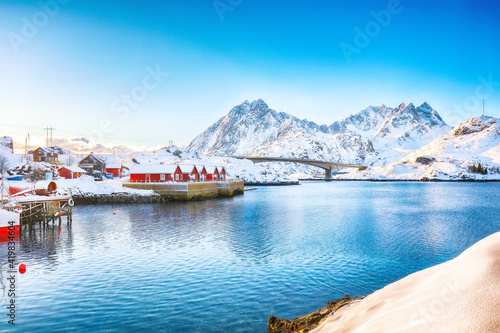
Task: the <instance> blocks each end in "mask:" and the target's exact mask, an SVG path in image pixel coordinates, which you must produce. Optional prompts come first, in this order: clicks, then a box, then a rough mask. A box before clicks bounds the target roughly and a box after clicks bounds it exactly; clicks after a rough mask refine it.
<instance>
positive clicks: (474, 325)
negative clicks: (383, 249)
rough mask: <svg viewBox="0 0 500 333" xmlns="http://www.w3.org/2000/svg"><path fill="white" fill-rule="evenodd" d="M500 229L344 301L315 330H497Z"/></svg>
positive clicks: (328, 332)
mask: <svg viewBox="0 0 500 333" xmlns="http://www.w3.org/2000/svg"><path fill="white" fill-rule="evenodd" d="M499 308H500V233H496V234H493V235H491V236H489V237H486V238H485V239H483V240H481V241H479V242H478V243H476V244H475V245H473V246H472V247H470V248H469V249H467V250H466V251H464V252H463V253H462V254H461V255H460V256H458V257H457V258H455V259H453V260H450V261H448V262H445V263H443V264H440V265H437V266H434V267H431V268H428V269H425V270H423V271H420V272H417V273H414V274H411V275H409V276H407V277H405V278H403V279H401V280H399V281H396V282H394V283H392V284H390V285H388V286H386V287H385V288H383V289H380V290H378V291H376V292H375V293H373V294H371V295H369V296H367V297H366V298H364V299H363V300H361V301H358V302H355V303H352V304H351V305H349V306H345V307H343V308H341V309H339V310H338V311H337V312H335V313H334V314H333V315H331V316H330V317H328V318H327V319H326V320H325V321H324V322H323V323H322V324H321V325H320V326H318V327H317V328H316V329H314V330H312V331H311V332H314V333H333V332H499V331H500V312H499V311H498V309H499Z"/></svg>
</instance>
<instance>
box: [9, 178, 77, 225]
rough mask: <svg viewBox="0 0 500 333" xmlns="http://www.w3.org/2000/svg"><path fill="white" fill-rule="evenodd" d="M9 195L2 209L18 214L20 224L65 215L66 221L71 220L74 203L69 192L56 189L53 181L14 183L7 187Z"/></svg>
mask: <svg viewBox="0 0 500 333" xmlns="http://www.w3.org/2000/svg"><path fill="white" fill-rule="evenodd" d="M9 192H10V195H9V197H8V201H7V203H6V204H4V205H3V207H2V208H3V209H5V210H7V211H11V212H15V213H18V214H19V221H20V224H21V225H23V224H26V223H34V222H40V223H42V222H43V223H48V222H50V221H52V222H53V223H55V222H56V221H58V222H59V223H61V220H62V217H63V216H66V218H67V223H68V224H70V223H71V222H72V216H73V215H72V208H73V205H74V202H73V198H72V197H71V194H69V193H66V192H61V191H58V189H57V184H56V183H55V182H53V181H39V182H37V183H36V184H29V185H27V184H22V183H20V184H15V185H11V186H10V187H9Z"/></svg>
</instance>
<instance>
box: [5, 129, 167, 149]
mask: <svg viewBox="0 0 500 333" xmlns="http://www.w3.org/2000/svg"><path fill="white" fill-rule="evenodd" d="M0 126H8V127H18V128H31V129H40V127H33V126H19V125H10V124H0ZM53 129H54V130H55V128H53ZM43 130H44V131H46V130H47V128H43ZM59 132H64V133H69V134H72V135H75V136H82V137H83V135H82V133H76V132H71V131H66V130H59ZM47 136H48V133H47ZM102 138H103V139H106V140H121V141H135V142H150V143H152V142H154V143H163V142H165V140H138V139H123V138H110V137H102ZM47 140H48V138H47ZM47 146H48V144H47Z"/></svg>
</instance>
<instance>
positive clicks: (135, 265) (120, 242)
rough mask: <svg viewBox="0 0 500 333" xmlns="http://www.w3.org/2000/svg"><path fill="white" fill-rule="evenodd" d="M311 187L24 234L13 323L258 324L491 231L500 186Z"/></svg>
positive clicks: (386, 278)
mask: <svg viewBox="0 0 500 333" xmlns="http://www.w3.org/2000/svg"><path fill="white" fill-rule="evenodd" d="M473 185H474V186H469V184H450V183H431V184H429V183H369V182H332V183H324V182H313V183H305V184H304V185H301V186H293V187H261V188H259V189H258V190H257V191H251V192H247V193H246V194H245V195H244V196H241V197H235V198H233V199H224V200H212V201H205V202H193V203H165V204H146V205H105V206H82V207H75V209H74V215H73V225H72V226H71V227H68V226H66V224H65V223H63V224H62V225H61V229H59V226H58V225H55V226H52V225H49V226H46V227H45V228H44V227H40V226H38V225H37V226H34V227H33V229H26V230H23V233H22V237H21V238H20V240H19V246H20V249H21V258H20V259H21V260H23V261H24V262H26V263H27V266H28V272H27V273H26V274H25V275H23V282H22V283H23V302H24V303H23V304H24V308H23V315H24V317H23V329H24V330H28V331H37V330H39V328H40V326H39V323H41V322H43V323H44V325H45V326H44V328H45V329H46V330H57V328H58V327H59V326H58V325H60V324H61V323H65V324H67V325H70V326H69V327H72V328H74V329H75V330H81V331H89V330H106V331H111V332H115V331H116V332H118V331H123V330H124V328H126V330H129V331H144V330H152V331H170V332H181V331H182V332H263V331H265V327H266V319H267V317H268V316H269V315H270V314H276V315H278V316H280V317H288V318H294V317H296V316H300V315H303V314H306V313H310V312H312V311H314V310H316V309H317V308H319V307H321V306H324V304H325V302H326V300H327V299H334V298H339V297H342V296H344V295H345V294H354V295H364V294H367V293H370V292H373V291H374V290H376V289H379V288H381V287H383V286H384V285H386V284H388V283H391V282H393V281H394V280H397V279H399V278H401V277H403V276H405V275H408V274H411V273H413V272H415V271H416V270H419V269H422V268H425V267H429V266H430V265H432V264H436V263H439V262H442V261H444V260H447V259H449V258H451V257H453V256H456V255H457V254H458V253H460V252H461V251H463V249H464V248H465V247H467V246H469V245H471V244H472V243H473V242H475V241H477V240H479V239H481V238H483V237H485V236H487V235H489V234H491V233H493V232H496V231H498V230H500V221H499V220H498V219H497V218H496V217H497V216H498V214H500V207H499V206H498V205H497V204H492V202H493V203H497V202H498V199H500V198H499V195H498V193H499V192H500V191H498V190H499V188H500V184H494V183H488V184H473ZM0 249H1V250H2V251H4V250H5V248H3V245H2V244H0Z"/></svg>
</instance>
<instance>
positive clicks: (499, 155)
mask: <svg viewBox="0 0 500 333" xmlns="http://www.w3.org/2000/svg"><path fill="white" fill-rule="evenodd" d="M479 164H481V167H482V168H483V169H484V168H485V169H487V173H486V174H482V173H478V172H477V171H476V172H475V171H474V167H476V168H477V166H479ZM336 178H338V179H344V178H345V179H394V180H398V179H401V180H421V179H430V180H433V179H434V180H462V179H463V180H468V179H471V180H492V179H500V119H498V118H492V117H484V116H483V117H476V118H472V119H468V120H466V121H464V122H462V123H460V124H459V125H458V126H457V127H455V128H453V129H452V130H451V131H449V132H448V133H446V134H444V135H442V136H440V137H439V138H437V139H435V140H433V141H432V142H430V143H428V144H426V145H424V146H423V147H420V148H419V149H416V150H414V151H412V152H411V153H409V154H407V155H406V156H405V157H403V158H401V159H399V160H398V161H395V162H393V163H391V164H389V165H386V166H380V167H373V168H368V169H367V170H366V171H351V172H350V173H348V174H347V175H339V176H336Z"/></svg>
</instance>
